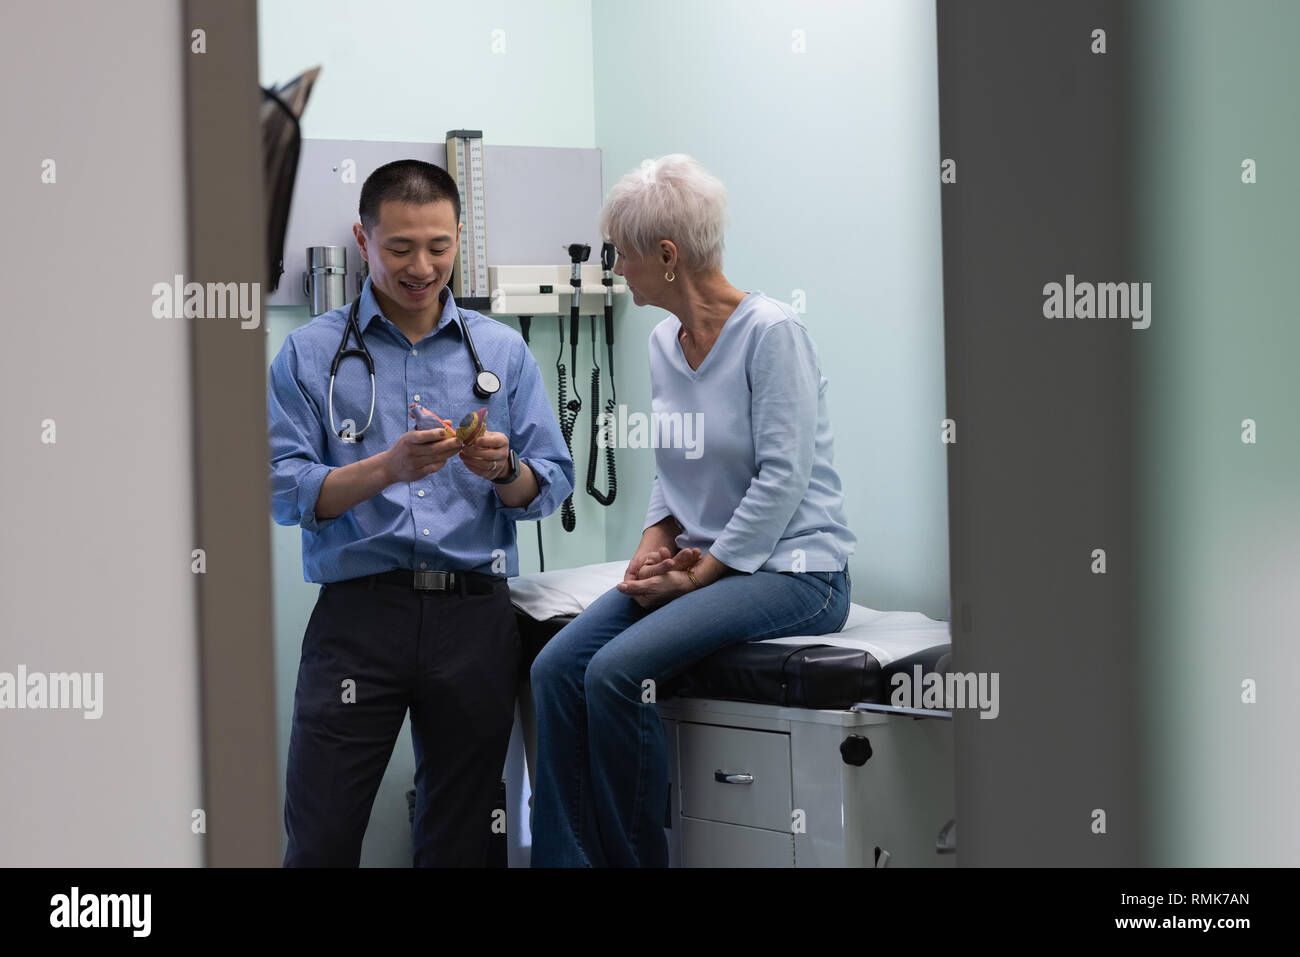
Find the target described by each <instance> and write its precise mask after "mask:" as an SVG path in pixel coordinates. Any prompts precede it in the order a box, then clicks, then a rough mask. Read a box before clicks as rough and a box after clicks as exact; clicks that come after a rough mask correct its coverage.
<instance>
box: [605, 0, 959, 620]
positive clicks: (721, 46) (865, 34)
mask: <svg viewBox="0 0 1300 957" xmlns="http://www.w3.org/2000/svg"><path fill="white" fill-rule="evenodd" d="M593 14H594V16H593V21H592V27H593V47H594V51H595V54H594V63H595V75H596V85H595V91H596V143H597V145H598V146H599V147H600V148H601V150H602V154H603V163H604V175H605V187H606V189H608V188H609V187H610V186H612V185H613V183H615V182H616V181H617V180H618V178H619V177H620V176H621V175H622V174H623V173H625V172H627V171H628V170H630V169H633V168H635V167H636V166H638V165H639V164H640V163H641V161H642V160H643V159H646V158H648V157H656V156H661V155H663V154H665V153H675V152H682V153H690V154H692V155H693V156H695V157H696V158H697V159H699V160H700V161H701V162H702V163H704V164H705V165H706V166H708V167H709V168H710V169H711V170H712V171H713V172H714V173H715V174H717V175H718V177H719V178H721V179H722V181H723V182H724V183H725V184H726V186H727V189H728V192H729V199H730V204H731V211H732V212H731V226H730V229H729V230H728V232H727V253H726V258H725V262H724V265H723V268H724V271H725V272H726V273H727V276H728V278H730V279H731V281H732V282H733V283H735V284H736V285H738V286H739V287H740V288H742V289H746V290H751V289H759V290H762V291H763V292H765V293H767V294H768V295H769V296H772V297H773V298H775V299H780V300H783V301H786V302H790V301H791V300H792V299H793V297H794V295H795V293H794V290H796V289H801V290H803V291H804V294H805V296H806V300H807V313H806V314H805V315H804V319H805V321H806V322H807V324H808V328H809V329H810V330H811V332H812V334H813V337H814V339H815V340H816V342H817V345H818V348H819V350H820V352H821V356H822V360H823V364H824V372H825V374H826V376H827V378H828V379H829V380H830V404H831V422H832V426H833V428H834V431H835V465H836V468H837V469H838V470H839V472H840V475H841V477H842V478H843V480H844V485H845V499H846V502H845V505H846V511H847V513H848V519H849V523H850V526H851V527H852V529H853V531H854V532H855V533H856V534H857V536H858V540H859V544H858V552H857V555H856V556H854V558H853V559H852V561H851V563H850V569H851V571H852V573H853V596H854V600H855V601H858V602H859V603H862V604H866V605H869V606H871V607H873V608H878V609H910V610H917V611H922V612H925V613H926V614H928V615H931V616H932V617H935V618H943V619H946V618H947V617H948V603H949V599H948V531H947V521H948V513H947V477H946V462H945V458H944V451H943V450H944V446H943V445H942V444H941V443H940V441H939V423H940V420H941V419H943V418H944V416H945V412H944V382H943V374H944V364H943V311H942V308H943V302H942V290H941V282H942V276H941V256H940V232H939V230H940V217H939V187H940V184H939V119H938V85H937V76H938V73H937V63H936V46H935V22H934V16H935V14H934V5H933V4H932V3H917V2H915V0H889V2H876V3H870V4H861V3H833V2H821V3H811V4H810V3H806V2H805V3H796V2H793V0H765V2H752V0H711V2H705V3H701V2H697V0H660V2H657V3H653V4H651V3H597V4H595V5H594V6H593ZM796 30H801V31H803V33H802V37H803V40H804V44H805V49H806V52H804V53H796V52H794V46H795V45H796V43H797V41H798V39H799V37H798V35H796V34H795V33H794V31H796ZM663 315H664V313H663V312H662V311H661V310H657V309H649V308H638V307H636V306H631V305H630V304H629V305H628V306H627V308H626V310H625V311H624V312H623V313H622V315H621V318H620V325H619V333H618V335H619V337H620V338H619V340H618V343H619V354H618V360H617V361H618V369H619V383H618V384H619V400H620V401H621V402H626V403H628V405H629V406H630V407H631V409H633V410H636V409H641V410H645V411H648V410H649V401H650V383H649V373H648V369H647V367H646V358H645V356H646V349H645V342H646V337H647V336H648V335H649V332H650V329H651V328H653V326H654V325H655V323H657V322H658V321H659V319H661V318H662V317H663ZM619 465H620V467H621V469H622V473H621V478H622V483H621V485H620V490H619V501H618V502H617V503H616V504H615V506H614V508H613V510H612V511H613V512H614V513H615V514H614V515H611V516H610V518H609V521H608V524H607V527H608V529H609V532H608V552H609V556H610V558H611V559H613V558H615V557H621V556H623V555H627V554H630V552H631V549H632V548H633V547H635V545H636V542H637V541H638V539H639V536H640V530H641V520H642V519H643V518H644V515H645V506H646V502H647V499H648V496H649V490H650V481H651V478H652V476H653V470H654V465H653V453H652V452H649V451H646V450H636V451H625V452H623V453H622V455H621V457H620V463H619Z"/></svg>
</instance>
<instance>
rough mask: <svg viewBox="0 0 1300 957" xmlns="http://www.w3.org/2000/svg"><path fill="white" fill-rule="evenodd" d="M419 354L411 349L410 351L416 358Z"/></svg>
mask: <svg viewBox="0 0 1300 957" xmlns="http://www.w3.org/2000/svg"><path fill="white" fill-rule="evenodd" d="M419 354H420V353H419V352H417V351H416V350H415V349H412V350H411V355H413V356H418V355H419Z"/></svg>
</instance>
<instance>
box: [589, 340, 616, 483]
mask: <svg viewBox="0 0 1300 957" xmlns="http://www.w3.org/2000/svg"><path fill="white" fill-rule="evenodd" d="M591 366H592V368H591V447H590V448H589V449H588V450H587V494H589V495H590V496H591V497H592V498H594V499H595V500H596V501H597V502H599V503H600V504H601V505H603V506H605V507H606V508H608V507H609V506H611V505H613V504H614V498H615V496H617V495H618V473H617V472H616V471H615V470H614V443H613V442H612V441H611V442H609V443H608V444H607V445H606V446H605V477H606V479H607V480H608V484H609V492H608V493H602V492H601V491H600V489H598V488H596V459H597V458H598V457H599V456H600V452H599V451H598V449H599V446H598V444H597V438H598V436H599V435H600V426H599V425H598V422H599V421H600V363H599V362H598V361H597V360H596V317H595V316H592V317H591ZM610 385H611V387H612V385H613V379H612V378H611V380H610ZM614 402H615V398H614V396H610V398H609V401H608V402H606V403H605V415H606V417H607V418H606V421H607V422H609V423H612V422H613V421H614V415H615V412H616V410H617V407H616V406H615V404H614ZM610 431H611V432H612V431H613V429H612V426H611V427H610Z"/></svg>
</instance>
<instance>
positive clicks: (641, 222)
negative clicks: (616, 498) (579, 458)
mask: <svg viewBox="0 0 1300 957" xmlns="http://www.w3.org/2000/svg"><path fill="white" fill-rule="evenodd" d="M725 218H726V192H725V190H724V189H723V186H722V184H721V183H720V182H719V181H718V180H717V179H715V178H714V177H713V176H712V175H710V174H709V173H708V172H707V171H706V170H705V169H704V168H703V167H702V166H700V164H699V163H697V162H696V161H694V160H693V159H691V158H690V157H687V156H682V155H673V156H665V157H663V158H662V159H659V160H657V161H655V162H653V163H651V162H649V161H647V162H646V163H645V164H643V165H642V167H641V168H640V169H637V170H634V171H632V172H631V173H629V174H628V175H626V176H625V177H623V179H622V180H621V181H620V182H619V183H618V184H617V185H616V186H615V187H614V188H613V190H611V191H610V194H609V197H608V199H607V200H606V201H605V208H604V210H603V212H602V217H601V226H602V230H603V231H604V233H605V234H606V235H607V236H609V238H610V239H611V240H612V241H613V243H614V245H615V246H616V247H617V248H618V261H617V263H616V264H615V267H614V271H615V272H616V273H617V274H619V275H621V276H624V277H625V278H626V280H627V285H628V290H629V292H630V293H631V295H632V298H633V301H635V302H636V303H637V304H638V305H650V306H658V307H660V308H662V309H665V310H667V311H668V312H669V313H670V314H671V315H669V316H667V317H666V318H665V319H664V320H663V321H662V322H660V323H659V324H658V325H657V326H656V327H655V328H654V331H653V332H652V333H651V334H650V373H651V381H652V389H653V395H654V398H653V411H654V412H655V413H658V415H657V416H655V417H653V420H654V421H655V422H656V423H664V422H665V419H666V418H667V417H669V416H671V417H673V418H677V417H680V419H679V420H680V421H686V420H687V419H688V418H689V417H692V416H694V415H695V414H696V413H700V414H701V416H702V418H701V419H697V420H694V421H699V422H700V423H701V425H702V427H703V432H702V435H699V436H697V437H696V438H695V441H693V442H692V443H691V445H692V448H689V449H688V448H671V447H667V448H666V447H665V444H669V445H671V444H674V442H673V441H671V440H672V439H673V434H670V433H669V429H668V428H667V427H666V426H665V428H664V431H663V434H661V436H660V439H661V441H659V442H658V443H657V445H658V447H657V448H656V451H655V465H656V475H655V480H654V486H653V489H652V491H651V493H650V507H649V510H648V512H647V513H646V518H645V532H644V534H643V535H642V536H641V544H640V545H639V546H638V547H637V550H636V554H635V556H634V557H633V558H632V560H631V561H630V562H629V563H628V566H627V571H626V573H625V575H624V579H623V581H622V582H620V583H619V584H618V585H617V586H616V587H615V588H614V589H611V590H610V591H608V592H606V593H605V594H604V595H602V596H601V597H600V598H599V599H597V600H596V601H595V602H594V603H593V604H592V605H591V606H590V607H589V608H588V609H587V610H586V611H585V612H584V613H583V614H582V615H580V616H579V617H578V618H577V619H575V620H574V621H573V622H572V623H571V624H570V625H568V627H566V628H565V629H564V630H562V631H561V632H560V633H559V634H557V635H556V636H555V637H554V638H553V639H551V641H550V643H549V644H547V646H546V647H545V648H544V649H543V650H542V652H541V654H540V655H539V656H538V657H537V660H536V661H535V662H534V663H533V667H532V675H531V677H532V688H533V697H534V702H535V706H536V709H537V734H538V744H537V750H538V771H537V780H536V786H535V792H534V797H533V848H532V863H533V865H534V866H542V867H560V866H597V867H599V866H638V865H639V866H664V865H666V864H667V863H668V844H667V840H666V838H665V836H664V832H663V825H664V813H665V799H666V795H667V788H668V783H667V782H668V769H667V757H666V744H665V739H664V730H663V726H662V725H661V724H660V721H659V715H658V712H657V711H656V709H655V705H654V701H653V695H651V694H648V693H647V690H648V689H649V688H651V687H655V686H658V685H661V684H662V683H663V682H665V681H666V680H668V679H669V678H672V677H673V676H675V675H677V674H678V673H680V672H681V671H683V670H685V669H686V668H687V667H689V666H690V665H691V664H692V663H693V662H696V661H698V660H700V659H701V658H704V657H706V656H707V655H709V654H711V653H713V652H715V651H717V650H718V649H720V648H723V647H725V646H727V645H731V644H735V643H737V642H744V641H754V640H756V639H761V638H777V637H782V636H786V635H822V634H827V633H830V632H835V631H838V630H839V629H840V628H842V627H843V625H844V621H845V619H846V617H847V616H848V611H849V576H848V572H847V569H846V565H845V562H846V560H847V559H848V557H849V556H850V555H851V554H852V553H853V548H854V545H855V544H856V539H855V538H854V536H853V534H852V533H851V532H850V531H849V529H848V528H847V526H846V525H845V521H844V514H843V508H842V496H841V493H840V480H839V477H838V476H837V475H836V473H835V471H834V469H833V468H832V467H831V426H830V419H829V417H828V415H827V411H826V380H825V379H824V378H823V377H822V374H821V369H820V365H819V361H818V356H817V349H816V347H815V346H814V345H813V341H812V339H811V337H810V336H809V335H808V330H807V329H806V328H805V327H804V325H803V323H802V322H801V321H800V320H799V319H798V318H797V317H796V316H795V314H794V313H793V311H792V310H791V309H790V307H788V306H787V305H785V304H784V303H780V302H776V301H775V300H772V299H769V298H767V297H766V296H764V295H763V294H762V293H760V292H742V291H741V290H739V289H737V288H736V287H735V286H733V285H732V284H731V283H730V282H728V281H727V278H726V277H725V276H724V275H723V274H722V271H721V258H722V234H723V224H724V220H725ZM668 421H671V419H668ZM683 432H684V429H681V428H677V429H675V435H676V437H677V440H678V441H676V443H675V444H677V445H683V444H684V443H683V442H682V441H680V439H681V437H682V435H683ZM648 681H653V682H654V685H650V684H648V683H647V682H648ZM647 699H648V700H647Z"/></svg>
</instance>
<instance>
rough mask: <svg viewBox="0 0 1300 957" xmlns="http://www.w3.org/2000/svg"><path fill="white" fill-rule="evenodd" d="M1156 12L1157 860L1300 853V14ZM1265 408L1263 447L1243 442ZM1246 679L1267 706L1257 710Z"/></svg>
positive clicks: (1195, 1)
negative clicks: (1251, 180) (1296, 285)
mask: <svg viewBox="0 0 1300 957" xmlns="http://www.w3.org/2000/svg"><path fill="white" fill-rule="evenodd" d="M1136 9H1137V11H1138V15H1139V21H1138V23H1139V26H1140V31H1141V32H1140V36H1139V38H1138V43H1137V48H1138V49H1139V50H1141V51H1142V56H1141V57H1139V58H1138V69H1139V74H1140V76H1139V82H1138V84H1137V88H1138V90H1139V91H1140V92H1141V97H1142V98H1141V101H1140V108H1139V111H1138V115H1137V127H1136V129H1137V133H1138V137H1139V139H1138V145H1139V156H1140V161H1139V165H1138V172H1139V189H1138V190H1137V195H1138V196H1139V198H1140V208H1139V209H1138V210H1137V217H1136V218H1137V222H1138V229H1139V235H1140V236H1141V246H1142V249H1143V259H1144V266H1145V271H1144V272H1143V274H1142V277H1141V278H1142V279H1144V280H1150V281H1151V282H1152V283H1153V286H1152V301H1153V308H1154V315H1153V318H1152V323H1151V328H1150V329H1148V330H1146V331H1145V332H1143V333H1142V334H1141V335H1140V336H1139V337H1138V338H1139V342H1138V347H1139V350H1140V351H1139V361H1140V363H1141V366H1140V369H1139V372H1140V374H1139V378H1138V381H1139V383H1140V385H1141V387H1142V389H1143V393H1142V396H1143V397H1142V399H1141V401H1140V402H1139V403H1138V407H1137V408H1135V409H1134V415H1135V416H1137V417H1139V419H1140V421H1141V423H1142V425H1141V435H1140V443H1139V458H1140V459H1141V460H1143V462H1144V469H1143V475H1142V477H1141V480H1140V489H1141V501H1140V506H1139V514H1140V515H1141V516H1142V518H1143V528H1142V534H1143V536H1144V538H1145V539H1146V540H1147V541H1148V542H1149V543H1150V547H1149V549H1148V551H1147V553H1146V554H1145V555H1144V556H1143V557H1142V560H1141V564H1140V566H1139V567H1140V568H1141V570H1142V572H1141V578H1142V591H1141V594H1142V596H1143V608H1144V611H1145V621H1144V625H1145V628H1146V633H1147V635H1148V640H1147V641H1146V642H1145V643H1144V647H1146V648H1147V649H1148V651H1147V653H1146V655H1145V657H1144V658H1143V659H1142V660H1141V661H1140V662H1137V663H1136V664H1137V665H1138V666H1140V667H1141V669H1142V671H1141V674H1142V676H1143V681H1142V684H1143V686H1144V687H1145V688H1146V689H1147V691H1148V692H1149V695H1148V697H1147V698H1146V700H1145V702H1144V703H1145V706H1146V708H1147V712H1148V715H1149V723H1148V730H1147V734H1146V737H1147V739H1148V740H1147V744H1146V753H1147V755H1148V764H1147V769H1148V773H1149V779H1148V780H1149V788H1150V790H1151V794H1152V804H1151V808H1150V812H1149V816H1150V827H1149V833H1150V839H1151V848H1150V853H1151V859H1152V861H1153V862H1154V863H1157V864H1160V865H1169V866H1229V865H1252V866H1260V865H1266V866H1280V865H1294V864H1295V862H1296V859H1297V855H1300V828H1297V827H1296V823H1295V794H1296V792H1297V789H1300V770H1298V768H1300V765H1298V764H1297V761H1296V744H1295V731H1296V728H1297V727H1298V726H1300V706H1298V705H1297V703H1296V702H1297V698H1296V694H1295V690H1294V680H1293V679H1294V676H1295V675H1296V674H1297V673H1298V672H1300V642H1297V641H1296V636H1297V629H1296V614H1295V608H1296V604H1295V596H1296V594H1297V582H1298V581H1300V426H1297V409H1300V385H1298V383H1300V377H1298V376H1297V373H1296V357H1297V356H1300V324H1297V322H1296V296H1295V292H1294V289H1293V286H1292V280H1293V277H1294V276H1295V274H1296V265H1297V263H1300V231H1297V227H1296V223H1297V222H1300V191H1298V190H1297V185H1296V184H1297V175H1296V171H1297V169H1300V115H1298V113H1297V107H1296V103H1297V99H1296V92H1297V89H1300V80H1298V77H1297V68H1296V61H1295V50H1294V43H1295V37H1296V36H1297V35H1300V7H1297V6H1296V5H1295V4H1293V3H1288V2H1259V0H1254V2H1247V3H1234V4H1223V3H1219V2H1214V0H1178V2H1176V3H1175V2H1172V0H1154V2H1150V3H1144V4H1140V5H1137V7H1136ZM1246 158H1250V159H1253V160H1255V161H1256V163H1257V164H1258V182H1257V183H1255V184H1254V185H1246V184H1243V183H1242V181H1241V173H1242V170H1241V163H1242V160H1244V159H1246ZM1247 418H1250V419H1254V420H1255V421H1256V423H1257V428H1258V435H1257V443H1256V444H1254V445H1246V444H1243V443H1242V441H1241V433H1242V425H1241V423H1242V420H1243V419H1247ZM1123 664H1124V666H1126V667H1128V666H1132V664H1134V663H1127V662H1126V663H1123ZM1246 679H1253V680H1254V681H1255V682H1257V685H1258V700H1257V703H1255V704H1244V703H1243V702H1242V700H1241V696H1242V682H1243V681H1244V680H1246Z"/></svg>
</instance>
